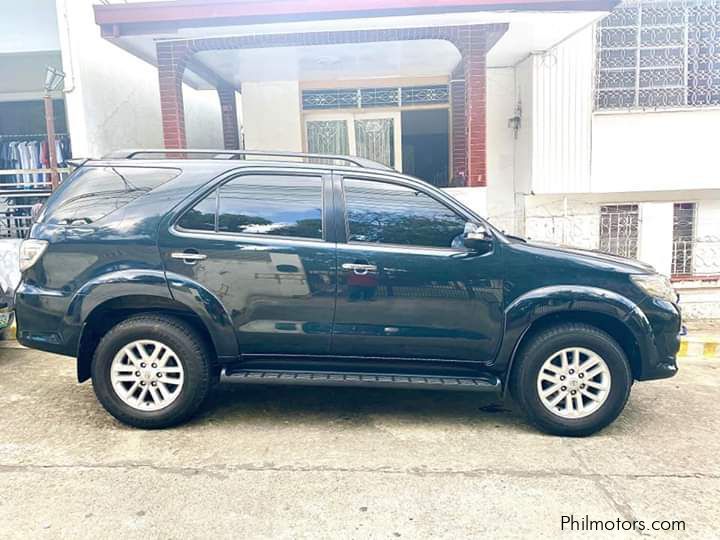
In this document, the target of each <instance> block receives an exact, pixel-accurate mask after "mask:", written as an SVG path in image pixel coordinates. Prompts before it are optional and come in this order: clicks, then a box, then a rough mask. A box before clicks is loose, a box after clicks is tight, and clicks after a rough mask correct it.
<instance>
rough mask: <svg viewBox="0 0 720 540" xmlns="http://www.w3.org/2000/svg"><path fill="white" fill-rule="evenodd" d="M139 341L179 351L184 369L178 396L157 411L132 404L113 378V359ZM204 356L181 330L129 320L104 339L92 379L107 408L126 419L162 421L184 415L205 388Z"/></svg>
mask: <svg viewBox="0 0 720 540" xmlns="http://www.w3.org/2000/svg"><path fill="white" fill-rule="evenodd" d="M139 340H154V341H158V342H160V343H162V344H164V345H166V346H168V347H170V348H171V349H172V350H173V351H174V352H175V354H176V356H177V359H178V361H179V362H180V363H181V365H182V368H183V371H184V382H183V386H182V388H181V389H180V393H179V395H178V396H177V398H176V399H175V400H174V401H173V402H172V403H171V404H170V405H168V406H167V407H165V408H162V409H160V410H157V411H142V410H140V409H136V408H134V407H131V406H130V405H128V404H127V403H125V402H124V401H123V400H122V399H121V398H120V396H118V395H117V393H116V392H115V390H114V388H113V387H112V383H111V380H110V372H111V366H112V362H113V359H114V358H115V356H116V355H117V353H118V352H119V351H120V350H121V349H122V348H123V347H124V346H126V345H128V344H129V343H132V342H133V341H139ZM203 364H204V362H203V359H202V358H198V356H197V352H196V351H195V350H193V348H192V347H191V346H190V345H189V343H188V340H187V336H185V335H184V334H182V333H181V332H180V331H179V329H177V328H175V327H173V326H170V325H164V324H162V323H160V322H159V321H154V322H151V321H149V320H143V319H138V320H128V321H125V322H124V323H120V324H119V325H118V326H116V327H114V328H113V329H112V330H110V332H109V333H108V334H107V335H106V336H105V337H104V338H103V339H102V340H101V342H100V344H99V345H98V348H97V349H96V351H95V355H94V357H93V361H92V366H91V370H92V381H93V388H94V389H95V393H96V395H97V397H98V399H99V400H100V402H101V403H102V404H103V406H105V408H106V409H107V410H108V411H109V412H110V413H111V414H112V415H113V416H115V417H116V418H118V419H119V420H121V421H123V422H128V420H129V419H132V420H135V419H137V420H140V421H143V420H145V421H148V422H162V421H165V420H168V419H172V418H175V417H177V416H180V415H183V414H184V413H185V411H186V409H187V407H188V406H189V404H192V403H194V402H195V399H196V397H195V395H196V393H197V392H199V391H202V390H203V389H202V388H201V386H202V384H203V380H207V375H206V374H205V373H204V371H205V370H207V367H206V366H205V365H203Z"/></svg>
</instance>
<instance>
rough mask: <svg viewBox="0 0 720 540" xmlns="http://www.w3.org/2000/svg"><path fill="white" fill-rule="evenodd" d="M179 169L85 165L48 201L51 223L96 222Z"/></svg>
mask: <svg viewBox="0 0 720 540" xmlns="http://www.w3.org/2000/svg"><path fill="white" fill-rule="evenodd" d="M178 174H180V171H178V170H177V169H156V168H148V167H83V168H81V169H80V170H78V171H77V172H76V173H75V174H74V175H73V176H72V178H71V179H68V180H66V181H65V182H66V183H63V184H62V185H61V186H60V189H59V190H58V192H57V193H56V195H55V196H54V197H53V198H52V199H50V200H49V201H48V204H47V207H46V210H45V212H44V217H43V218H41V219H45V220H47V222H49V223H57V224H77V225H80V224H87V223H93V222H95V221H97V220H99V219H101V218H103V217H105V216H107V215H108V214H110V213H112V212H114V211H115V210H117V209H118V208H122V207H123V206H125V205H126V204H128V203H130V202H132V201H133V200H135V199H137V198H138V197H141V196H142V195H145V194H146V193H148V192H150V191H152V190H153V189H155V188H157V187H158V186H160V185H162V184H164V183H165V182H168V181H169V180H172V179H173V178H175V177H176V176H177V175H178Z"/></svg>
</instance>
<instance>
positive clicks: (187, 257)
mask: <svg viewBox="0 0 720 540" xmlns="http://www.w3.org/2000/svg"><path fill="white" fill-rule="evenodd" d="M170 256H171V257H172V258H173V259H180V260H182V261H185V262H188V261H192V262H195V261H204V260H205V259H207V255H205V254H204V253H194V252H192V251H189V252H182V253H181V252H175V253H171V254H170Z"/></svg>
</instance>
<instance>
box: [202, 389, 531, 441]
mask: <svg viewBox="0 0 720 540" xmlns="http://www.w3.org/2000/svg"><path fill="white" fill-rule="evenodd" d="M378 417H380V418H385V419H388V420H389V419H395V420H403V421H413V420H416V421H418V422H423V423H425V424H427V423H431V424H462V425H467V424H468V423H471V424H473V425H477V426H481V425H491V426H496V427H500V426H501V425H508V426H509V425H512V426H516V427H519V428H520V429H522V430H525V429H526V424H525V420H524V418H523V417H522V415H520V414H519V413H518V412H517V411H516V410H515V408H514V407H513V405H512V403H511V402H510V401H509V400H503V399H502V398H501V397H498V396H496V395H493V394H484V393H478V392H451V391H428V390H412V389H378V388H329V387H312V386H302V387H300V386H274V385H268V386H263V385H232V384H225V385H219V386H218V387H217V388H216V389H215V391H214V392H213V394H212V395H211V397H210V398H209V399H208V401H207V403H206V404H205V406H204V407H203V410H202V411H201V412H200V414H199V415H197V416H196V417H195V419H194V420H193V421H192V423H193V424H203V423H236V422H248V421H254V422H268V423H272V422H276V421H286V420H292V421H294V422H305V423H338V422H343V423H348V424H357V425H362V424H364V423H371V422H373V421H376V420H377V419H378Z"/></svg>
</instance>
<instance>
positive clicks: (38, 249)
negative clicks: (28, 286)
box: [19, 240, 48, 272]
mask: <svg viewBox="0 0 720 540" xmlns="http://www.w3.org/2000/svg"><path fill="white" fill-rule="evenodd" d="M47 247H48V243H47V242H46V241H45V240H23V242H22V244H20V258H19V260H20V271H21V272H24V271H25V270H28V269H29V268H32V266H33V265H34V264H35V263H36V262H38V260H39V259H40V257H42V254H43V253H45V250H46V249H47Z"/></svg>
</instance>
